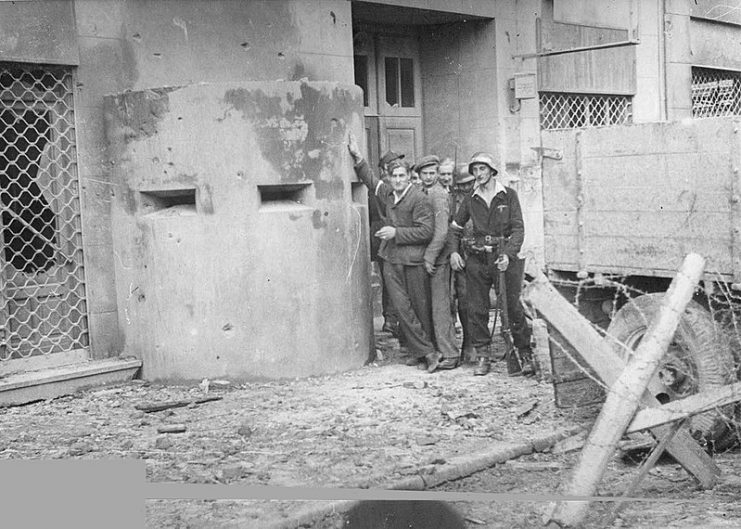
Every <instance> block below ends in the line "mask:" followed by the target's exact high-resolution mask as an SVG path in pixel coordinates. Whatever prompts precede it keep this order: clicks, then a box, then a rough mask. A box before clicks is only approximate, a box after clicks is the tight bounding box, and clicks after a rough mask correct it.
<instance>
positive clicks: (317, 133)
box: [224, 83, 358, 200]
mask: <svg viewBox="0 0 741 529" xmlns="http://www.w3.org/2000/svg"><path fill="white" fill-rule="evenodd" d="M299 86H300V93H301V97H299V98H296V97H295V96H294V92H286V93H285V97H281V96H278V95H268V94H266V93H265V92H264V91H262V90H260V89H253V90H251V89H246V88H236V89H230V90H228V91H227V92H226V93H225V94H224V103H225V105H226V106H227V107H228V108H229V109H233V110H235V111H238V112H240V113H241V114H242V117H243V119H245V120H248V121H251V122H253V124H254V128H255V131H256V133H257V142H258V146H259V148H260V151H261V153H262V156H263V158H264V159H265V160H267V161H268V162H269V163H270V164H271V165H272V166H273V168H274V169H275V171H276V173H278V175H279V177H280V182H281V183H293V182H299V181H306V180H311V181H312V182H314V186H315V191H316V198H317V199H319V200H336V199H342V197H343V193H344V185H345V184H344V182H343V179H342V176H341V175H339V174H337V171H336V170H335V169H334V168H335V166H336V165H337V163H338V162H339V158H338V157H339V156H342V155H344V154H346V153H345V150H343V149H342V148H341V146H342V145H343V140H344V137H345V134H346V131H347V124H346V123H345V122H344V120H338V119H336V118H335V117H334V116H337V115H339V116H345V115H351V114H352V113H354V112H357V108H358V106H357V101H356V98H354V97H352V94H350V93H349V92H348V91H347V90H346V89H343V88H339V87H334V88H333V89H331V90H326V89H319V88H315V87H314V86H312V85H311V84H309V83H301V84H300V85H299ZM228 113H229V110H227V114H228ZM340 153H341V154H340ZM328 177H329V178H328Z"/></svg>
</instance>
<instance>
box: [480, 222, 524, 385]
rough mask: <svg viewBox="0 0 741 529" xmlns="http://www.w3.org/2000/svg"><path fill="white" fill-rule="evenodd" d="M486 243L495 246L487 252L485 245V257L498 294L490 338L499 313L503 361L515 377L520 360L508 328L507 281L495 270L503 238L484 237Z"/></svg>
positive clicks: (502, 248) (519, 369) (510, 373)
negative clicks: (503, 349)
mask: <svg viewBox="0 0 741 529" xmlns="http://www.w3.org/2000/svg"><path fill="white" fill-rule="evenodd" d="M486 239H487V241H486V242H487V243H488V242H490V241H491V242H495V243H496V246H494V245H493V244H492V245H491V250H489V247H490V246H489V245H488V244H487V245H486V246H485V248H486V249H487V256H488V258H489V263H488V265H489V269H490V270H491V271H492V273H493V272H494V271H495V270H496V272H497V280H498V282H499V292H498V293H497V307H496V308H497V310H496V312H495V313H494V314H495V315H494V326H493V327H492V328H491V336H490V337H491V338H492V339H493V338H494V330H495V329H496V327H497V315H498V314H499V313H500V312H501V314H502V330H501V334H502V338H503V339H504V347H505V352H504V359H505V361H506V362H507V374H508V375H510V376H516V375H520V374H522V359H521V358H520V353H519V351H518V350H517V348H516V347H515V344H514V341H513V340H512V331H511V330H510V328H509V307H508V306H507V281H506V278H505V273H506V272H505V271H503V270H499V269H498V268H497V264H496V262H497V261H498V260H499V258H501V256H502V255H504V251H503V250H504V237H489V236H487V237H486ZM494 248H496V249H497V251H496V252H494V251H493V249H494ZM495 255H496V256H497V259H494V256H495Z"/></svg>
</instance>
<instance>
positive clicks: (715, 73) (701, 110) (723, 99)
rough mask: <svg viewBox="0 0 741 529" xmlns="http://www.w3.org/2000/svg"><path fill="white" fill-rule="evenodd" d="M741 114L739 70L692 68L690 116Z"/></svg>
mask: <svg viewBox="0 0 741 529" xmlns="http://www.w3.org/2000/svg"><path fill="white" fill-rule="evenodd" d="M740 114H741V72H729V71H725V70H712V69H710V68H692V116H693V117H696V118H707V117H714V116H737V115H740Z"/></svg>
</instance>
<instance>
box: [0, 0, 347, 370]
mask: <svg viewBox="0 0 741 529" xmlns="http://www.w3.org/2000/svg"><path fill="white" fill-rule="evenodd" d="M0 28H2V30H3V31H2V35H3V36H4V37H6V38H2V39H0V60H14V61H19V62H37V63H47V64H49V63H50V64H63V65H70V66H76V69H75V70H76V71H75V79H76V86H75V115H76V122H77V123H76V125H77V126H76V131H77V152H78V174H79V178H80V194H81V210H82V222H83V227H82V231H83V241H84V247H85V254H84V255H85V272H86V282H87V299H88V316H89V326H90V342H91V352H92V355H93V356H94V357H99V358H100V357H107V356H113V355H116V354H118V353H119V352H120V351H121V350H122V348H123V345H124V339H125V335H126V333H127V332H128V329H127V327H126V325H121V326H119V324H118V306H117V298H116V289H115V283H116V277H115V274H114V262H115V259H116V257H115V254H114V251H113V242H112V235H111V201H112V200H115V198H116V196H117V194H118V193H119V192H121V189H120V188H119V185H118V184H117V183H116V182H113V181H111V167H112V166H111V164H110V163H109V162H108V161H107V160H106V148H107V139H106V134H105V129H104V120H103V96H104V95H106V94H116V93H121V92H123V91H125V90H142V89H147V88H156V87H162V86H182V85H185V84H191V83H198V82H205V81H209V82H229V81H233V82H243V81H248V80H278V79H283V80H294V79H295V80H299V79H306V80H309V81H314V80H330V81H339V82H346V83H351V82H352V28H351V19H350V3H349V2H347V1H346V0H313V1H311V2H306V1H301V0H265V1H249V2H244V1H241V0H188V1H187V2H179V1H154V0H127V1H123V0H76V1H73V0H70V1H68V2H65V1H62V0H57V1H54V2H46V1H28V2H14V3H11V2H0Z"/></svg>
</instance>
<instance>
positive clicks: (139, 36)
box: [131, 33, 142, 42]
mask: <svg viewBox="0 0 741 529" xmlns="http://www.w3.org/2000/svg"><path fill="white" fill-rule="evenodd" d="M131 38H132V39H133V40H135V41H136V42H141V40H142V36H141V35H139V33H134V34H133V35H131Z"/></svg>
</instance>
